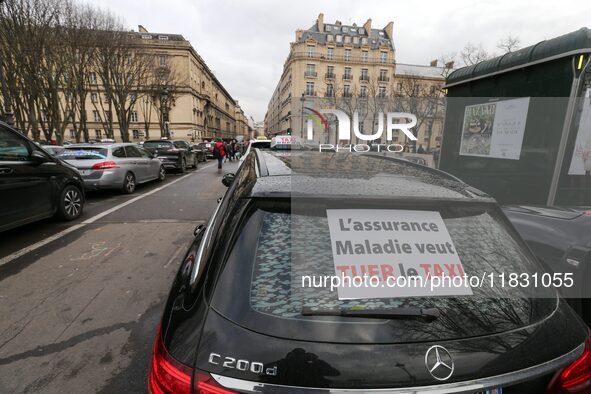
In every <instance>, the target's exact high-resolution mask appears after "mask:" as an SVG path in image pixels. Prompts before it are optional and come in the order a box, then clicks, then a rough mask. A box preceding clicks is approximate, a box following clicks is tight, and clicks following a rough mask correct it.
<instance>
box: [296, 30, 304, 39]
mask: <svg viewBox="0 0 591 394" xmlns="http://www.w3.org/2000/svg"><path fill="white" fill-rule="evenodd" d="M302 34H304V31H303V30H302V29H298V30H296V36H295V37H296V39H295V40H296V42H298V41H299V40H300V38H302Z"/></svg>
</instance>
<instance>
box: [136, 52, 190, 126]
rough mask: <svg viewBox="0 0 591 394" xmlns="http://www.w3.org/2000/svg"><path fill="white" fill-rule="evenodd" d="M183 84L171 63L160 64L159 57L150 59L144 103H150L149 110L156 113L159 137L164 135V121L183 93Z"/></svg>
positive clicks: (184, 83)
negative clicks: (150, 64) (150, 67)
mask: <svg viewBox="0 0 591 394" xmlns="http://www.w3.org/2000/svg"><path fill="white" fill-rule="evenodd" d="M185 85H186V81H184V79H183V78H182V77H181V76H180V74H179V73H178V72H177V70H176V69H175V68H174V65H173V64H171V63H170V62H167V63H166V64H160V61H159V59H158V60H157V59H154V60H153V61H152V69H151V70H150V73H149V78H148V83H147V86H146V91H145V92H144V97H145V99H146V103H147V104H150V105H151V108H150V109H149V111H150V112H151V110H153V111H154V112H155V113H156V116H157V118H158V124H159V125H160V136H161V137H164V136H165V122H167V121H169V116H170V112H171V111H172V108H173V107H174V106H175V105H176V100H177V99H178V98H179V96H180V95H181V94H182V93H183V88H182V87H183V86H185Z"/></svg>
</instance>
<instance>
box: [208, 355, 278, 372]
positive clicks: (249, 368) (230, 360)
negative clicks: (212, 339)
mask: <svg viewBox="0 0 591 394" xmlns="http://www.w3.org/2000/svg"><path fill="white" fill-rule="evenodd" d="M207 361H208V362H209V363H210V364H213V365H221V366H222V367H224V368H230V369H237V370H239V371H244V372H252V373H256V374H265V375H270V376H277V366H274V367H271V368H266V369H265V366H264V365H263V363H261V362H258V361H248V360H243V359H236V358H234V357H222V356H221V355H220V354H217V353H210V354H209V359H208V360H207Z"/></svg>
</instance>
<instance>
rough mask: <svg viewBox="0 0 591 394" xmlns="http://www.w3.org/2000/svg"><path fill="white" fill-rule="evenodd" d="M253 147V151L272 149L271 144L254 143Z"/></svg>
mask: <svg viewBox="0 0 591 394" xmlns="http://www.w3.org/2000/svg"><path fill="white" fill-rule="evenodd" d="M252 147H253V149H254V148H256V149H260V150H269V149H271V142H270V141H269V142H253V143H252Z"/></svg>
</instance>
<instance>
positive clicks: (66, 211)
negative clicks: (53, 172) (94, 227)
mask: <svg viewBox="0 0 591 394" xmlns="http://www.w3.org/2000/svg"><path fill="white" fill-rule="evenodd" d="M83 207H84V204H83V199H82V191H81V190H80V189H79V188H78V187H77V186H74V185H67V186H66V187H64V189H63V190H62V192H61V193H60V199H59V202H58V210H57V213H58V216H59V217H60V218H61V219H63V220H74V219H76V218H78V217H79V216H80V215H81V214H82V209H83Z"/></svg>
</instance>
